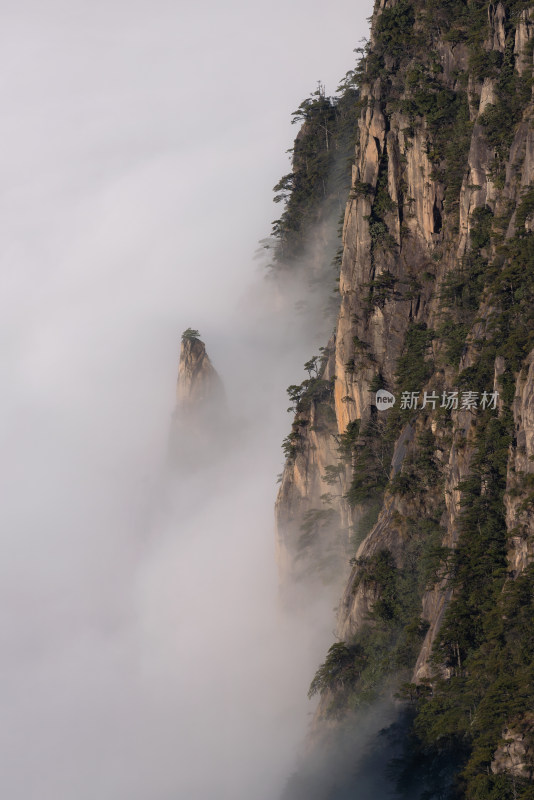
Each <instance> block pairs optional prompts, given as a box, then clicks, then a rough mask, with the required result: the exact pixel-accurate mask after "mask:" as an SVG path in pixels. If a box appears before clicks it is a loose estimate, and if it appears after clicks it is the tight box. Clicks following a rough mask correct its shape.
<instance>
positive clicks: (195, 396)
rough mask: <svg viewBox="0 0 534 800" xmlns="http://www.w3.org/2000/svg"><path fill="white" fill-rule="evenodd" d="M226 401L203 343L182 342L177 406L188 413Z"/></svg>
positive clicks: (196, 341) (188, 340)
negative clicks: (213, 403) (223, 399)
mask: <svg viewBox="0 0 534 800" xmlns="http://www.w3.org/2000/svg"><path fill="white" fill-rule="evenodd" d="M223 397H224V390H223V385H222V381H221V379H220V377H219V375H218V374H217V372H216V370H215V368H214V367H213V364H212V363H211V361H210V359H209V357H208V354H207V353H206V346H205V344H204V342H202V341H201V340H200V339H198V338H196V337H192V338H183V339H182V344H181V348H180V363H179V366H178V381H177V384H176V405H177V408H179V409H183V410H184V411H185V412H186V413H190V412H192V411H199V410H201V409H202V408H203V407H205V406H206V405H208V404H210V403H211V402H213V401H215V402H219V401H220V400H221V399H222V398H223Z"/></svg>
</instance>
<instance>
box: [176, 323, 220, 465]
mask: <svg viewBox="0 0 534 800" xmlns="http://www.w3.org/2000/svg"><path fill="white" fill-rule="evenodd" d="M227 434H228V435H229V411H228V407H227V404H226V397H225V392H224V386H223V383H222V381H221V379H220V377H219V375H218V373H217V371H216V370H215V368H214V366H213V364H212V363H211V361H210V359H209V356H208V354H207V353H206V346H205V344H204V342H203V341H201V340H200V339H199V338H198V336H185V335H184V336H183V337H182V343H181V348H180V362H179V366H178V381H177V384H176V407H175V410H174V414H173V418H172V424H171V433H170V445H169V459H170V464H171V466H172V467H173V468H174V469H178V470H186V471H190V470H195V469H197V468H202V467H203V466H206V465H207V464H209V463H210V462H211V461H212V460H213V459H214V458H216V457H218V456H220V455H221V454H222V453H223V451H224V444H225V439H226V435H227Z"/></svg>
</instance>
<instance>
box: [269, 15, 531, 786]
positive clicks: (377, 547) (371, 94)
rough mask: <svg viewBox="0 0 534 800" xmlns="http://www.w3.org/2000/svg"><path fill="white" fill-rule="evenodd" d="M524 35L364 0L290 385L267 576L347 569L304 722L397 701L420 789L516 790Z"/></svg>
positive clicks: (526, 638)
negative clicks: (324, 233)
mask: <svg viewBox="0 0 534 800" xmlns="http://www.w3.org/2000/svg"><path fill="white" fill-rule="evenodd" d="M533 46H534V9H533V8H531V6H530V4H529V3H526V2H517V1H516V2H499V3H485V2H460V0H448V1H447V0H432V2H430V3H422V2H416V1H415V0H414V1H413V2H411V0H380V1H379V2H377V4H376V7H375V11H374V14H373V18H372V25H371V37H370V42H369V44H368V45H367V47H366V49H365V53H364V55H363V58H362V61H361V62H360V65H359V67H358V68H357V70H356V71H355V72H354V73H353V74H352V82H353V85H354V86H356V88H357V98H356V99H355V100H354V106H353V107H354V109H355V118H356V116H357V128H356V125H355V126H354V128H355V133H356V145H355V152H354V161H353V165H352V176H351V188H350V192H349V195H348V199H347V203H346V207H345V213H344V221H343V227H342V251H341V252H340V255H341V257H340V264H339V267H340V271H339V294H340V303H339V313H338V319H337V324H336V330H335V334H334V336H333V338H332V340H331V341H330V342H329V343H328V344H327V345H326V348H325V350H324V351H323V354H322V357H321V359H319V361H318V362H317V364H318V368H317V371H316V374H311V373H310V380H308V381H305V382H304V384H302V385H301V387H300V391H296V389H297V388H298V387H290V389H291V388H293V394H292V397H293V399H294V401H295V412H296V413H295V417H294V422H293V426H292V431H291V433H290V435H289V437H288V440H287V443H286V445H287V446H286V453H287V456H288V458H287V462H286V465H285V469H284V473H283V477H282V484H281V488H280V492H279V496H278V500H277V504H276V518H277V542H278V553H279V564H280V571H281V580H282V584H283V586H290V585H292V584H293V583H294V582H295V580H301V581H302V580H304V581H306V580H308V579H309V576H310V575H313V574H314V572H315V573H316V572H319V573H321V574H323V575H324V576H326V578H325V579H328V578H329V576H331V572H332V570H333V571H334V572H335V573H336V574H337V575H338V576H343V579H344V580H346V584H345V588H344V590H343V592H342V597H341V601H340V604H339V609H338V621H337V633H338V639H339V641H338V643H337V645H335V646H334V647H333V648H331V650H330V651H329V653H328V655H327V658H326V661H325V664H323V665H322V667H321V669H320V670H319V671H318V674H317V676H316V680H315V682H314V684H312V694H313V693H315V692H317V693H319V694H320V696H321V701H320V705H319V710H318V712H317V715H316V723H315V724H316V726H317V725H320V724H321V721H322V722H323V723H324V724H326V723H327V722H328V724H329V725H330V724H331V722H332V719H334V718H335V719H338V720H340V719H342V718H343V716H344V715H345V714H347V713H348V712H349V711H351V710H354V709H358V708H360V707H361V706H362V704H363V705H364V704H366V703H367V704H368V703H370V702H373V701H374V700H376V698H378V697H380V696H383V695H384V693H391V692H393V691H397V693H400V694H402V695H403V696H404V697H405V698H406V702H407V708H409V709H410V711H409V713H410V714H411V719H412V722H411V727H410V734H409V738H410V742H411V752H412V754H413V753H415V752H417V753H418V757H419V762H418V763H419V766H421V764H424V765H425V766H424V768H422V767H421V771H422V772H421V774H419V775H418V777H417V779H416V778H413V780H414V781H415V780H417V781H419V782H420V783H418V784H417V785H418V786H421V787H422V788H421V791H427V792H429V793H428V794H427V795H425V796H426V797H449V796H450V797H452V796H454V797H465V798H490V797H495V798H497V797H499V798H507V797H521V798H523V797H524V798H527V797H531V796H532V795H531V794H529V792H530V791H531V778H532V774H533V765H534V761H533V757H532V752H533V749H532V743H533V735H534V729H533V727H532V719H533V716H532V711H533V710H534V690H533V688H532V687H533V685H534V684H533V682H532V678H534V626H533V622H532V616H531V614H532V610H533V592H534V571H533V568H532V563H533V553H534V527H533V508H534V450H533V448H534V350H533V347H534V234H533V233H532V231H533V227H534V124H533V114H534V103H533V100H532V85H533V84H532V73H533V49H534V48H533ZM325 344H326V343H325ZM380 389H385V390H388V391H390V392H392V393H393V394H394V395H395V397H396V403H395V405H394V407H393V408H391V409H390V410H387V411H382V410H379V408H378V407H377V402H376V392H377V391H379V390H380ZM349 564H350V573H349V574H348V575H347V574H346V572H344V570H347V569H348V568H349ZM514 731H515V732H516V733H515V734H514V735H515V739H514V740H513V741H515V742H516V743H515V744H514V743H513V742H512V744H511V743H510V742H511V739H510V736H511V732H512V733H513V732H514ZM514 748H515V750H514ZM512 750H514V752H516V751H517V754H518V756H517V758H518V759H519V760H518V761H517V763H518V764H519V763H520V764H521V766H517V765H515V766H513V768H512V767H511V766H510V764H511V761H510V758H511V755H510V753H511V752H512ZM519 751H521V752H520V753H519ZM507 754H508V755H507ZM519 755H520V756H521V758H519ZM444 760H445V762H446V763H447V764H448V768H447V769H443V766H442V765H443V762H444ZM516 760H517V759H516ZM405 761H406V764H409V757H408V756H407V757H406V759H405ZM406 764H405V766H406ZM440 765H441V766H440ZM409 771H410V770H409V769H408V767H407V769H406V772H409ZM412 771H413V772H414V773H415V772H416V770H412ZM422 773H424V774H422ZM429 776H430V777H429ZM404 778H405V785H407V784H408V783H409V781H407V779H406V774H405V775H404ZM406 781H407V782H406ZM414 786H415V784H414ZM414 786H412V789H410V791H412V790H413V791H414V792H415V791H416V790H415V789H414ZM407 791H408V790H407ZM406 796H410V797H411V796H414V797H415V796H419V795H418V794H413V795H412V794H406Z"/></svg>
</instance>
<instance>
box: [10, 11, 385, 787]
mask: <svg viewBox="0 0 534 800" xmlns="http://www.w3.org/2000/svg"><path fill="white" fill-rule="evenodd" d="M370 11H371V3H370V2H366V3H363V4H358V5H357V6H355V5H354V3H349V2H348V0H334V1H333V2H332V3H330V4H329V5H328V6H327V5H325V4H324V3H319V2H315V1H314V2H304V0H296V2H293V3H292V4H291V5H290V6H288V5H287V4H286V3H282V2H281V0H275V2H273V3H270V4H269V5H268V6H265V5H262V6H260V5H258V4H250V3H245V2H243V1H240V0H231V2H229V3H227V4H225V5H220V4H215V3H212V2H201V3H197V4H195V5H193V4H188V3H187V4H186V3H184V2H178V3H176V2H175V3H172V2H169V1H168V0H165V1H163V0H152V1H151V2H148V1H147V0H143V1H142V2H141V1H139V0H138V1H137V2H135V1H131V2H128V3H126V2H122V0H111V2H106V3H104V2H94V1H93V2H89V1H88V0H84V1H83V2H80V1H78V2H66V1H65V2H60V0H49V2H47V3H39V2H30V0H20V1H19V2H17V3H15V2H10V0H8V2H6V3H4V6H3V22H2V26H1V28H0V59H1V62H2V69H1V70H0V75H1V76H2V78H1V80H0V104H1V108H2V112H3V122H2V148H1V149H0V170H1V173H2V191H1V193H0V348H1V354H2V357H1V361H0V381H1V384H0V385H1V387H2V391H1V395H0V446H1V449H0V452H1V458H0V485H1V486H2V490H3V491H2V494H3V501H2V504H1V507H0V531H1V534H0V535H1V546H2V559H1V561H0V647H1V667H0V669H1V673H2V680H1V681H0V702H1V706H0V707H1V708H2V715H1V721H0V787H1V789H2V794H3V796H5V797H9V798H10V800H33V799H34V798H35V800H37V798H38V800H73V799H74V798H75V799H76V800H95V798H96V797H98V799H99V800H171V798H172V800H176V798H180V799H181V798H184V799H185V798H188V799H190V800H211V799H212V798H213V800H215V798H217V800H226V798H228V800H230V798H233V800H240V799H241V798H243V800H245V798H246V800H267V798H271V797H273V796H274V794H275V793H276V791H277V790H278V788H279V786H280V785H281V784H282V782H283V779H284V776H285V775H287V773H288V771H289V770H290V769H291V764H292V760H293V756H294V751H295V748H296V747H297V744H298V742H299V739H300V737H301V735H302V732H303V730H304V727H305V724H306V721H307V720H306V715H307V712H308V711H309V708H308V705H307V704H306V699H305V691H306V685H307V681H309V679H310V677H311V675H310V670H313V668H314V666H315V665H316V664H317V663H318V659H319V658H320V657H321V655H322V654H323V650H324V646H323V645H324V639H325V637H326V638H327V639H328V638H329V636H330V628H329V626H330V621H329V619H328V617H327V618H326V619H325V620H324V621H323V622H322V623H321V624H320V625H318V628H317V631H313V630H310V629H309V628H307V627H306V626H302V625H298V624H296V623H294V622H293V623H289V622H285V623H284V622H283V621H282V620H281V619H279V617H278V616H277V614H276V575H275V568H274V564H273V544H272V542H273V535H272V505H273V500H274V492H275V487H274V480H275V476H276V473H277V472H279V470H280V460H281V451H280V441H281V439H282V437H283V436H284V435H285V433H286V432H287V428H288V425H289V421H288V420H289V418H288V416H287V415H286V414H285V408H286V399H285V396H284V387H285V386H287V385H288V383H292V382H294V381H295V379H298V377H299V374H300V371H301V364H302V363H303V360H304V359H305V358H308V357H309V356H310V355H311V354H312V352H311V351H312V350H313V348H314V347H316V346H317V344H321V343H322V342H311V341H305V340H304V336H303V326H302V321H299V320H298V319H297V320H295V319H294V315H293V313H292V306H291V303H290V302H288V304H287V307H286V308H282V309H278V311H277V312H276V313H277V314H278V315H279V316H278V317H276V315H275V311H274V310H273V308H272V306H271V305H270V303H269V301H268V300H267V301H266V302H265V303H264V305H263V307H260V305H259V301H258V300H257V299H254V300H252V299H251V298H253V297H254V298H256V297H257V292H258V289H257V288H256V289H254V290H250V289H249V288H247V287H250V286H254V285H256V286H257V281H258V277H257V275H256V274H255V271H256V270H257V266H256V265H255V263H254V261H253V258H252V256H253V253H254V250H255V248H256V246H257V242H258V240H259V239H260V238H262V237H263V236H264V235H266V234H267V233H268V232H269V228H270V220H271V219H272V218H273V217H274V216H276V215H277V213H279V210H280V209H279V208H276V207H274V206H272V204H271V187H272V186H273V185H274V183H275V182H276V181H277V180H278V178H279V177H280V176H281V175H282V174H283V173H284V172H287V171H288V162H287V156H285V155H284V151H285V150H286V149H287V148H288V147H290V146H291V143H292V138H293V136H294V135H295V133H296V129H295V128H294V127H293V128H292V127H291V125H290V124H289V119H290V112H291V111H293V110H294V109H295V108H296V107H297V106H298V105H299V103H300V101H301V100H302V99H303V97H305V96H306V95H308V94H309V93H310V92H311V91H312V90H313V89H314V88H315V82H316V80H318V79H319V78H320V79H321V80H322V81H323V82H325V83H326V86H327V91H328V92H329V93H333V91H334V90H335V87H336V85H337V81H338V80H339V79H340V78H341V77H342V75H343V74H344V72H345V71H346V70H347V69H349V68H351V66H352V64H353V55H352V52H351V51H352V49H353V48H354V47H356V46H357V45H358V43H359V40H360V39H361V37H362V36H364V35H365V34H366V29H367V23H366V22H365V17H366V16H367V15H369V13H370ZM240 298H241V299H240ZM243 298H245V299H243ZM189 325H192V326H193V327H198V328H199V329H200V330H201V333H202V334H203V337H204V339H205V340H206V342H207V346H208V351H209V352H210V354H211V356H212V358H213V360H214V362H215V365H216V366H217V368H218V369H219V371H220V372H221V374H222V376H223V378H225V379H226V382H227V389H228V394H229V395H230V397H231V399H232V401H233V404H234V409H235V411H236V413H237V414H238V415H240V416H241V417H242V419H243V430H244V431H246V432H247V433H246V436H243V437H242V441H241V442H239V443H238V444H236V447H235V448H234V449H233V450H232V451H231V452H230V453H229V455H228V460H227V461H226V462H225V466H224V468H223V469H221V468H216V467H214V468H213V469H212V471H211V472H209V473H208V474H207V475H206V477H205V478H203V479H202V480H198V479H195V480H194V481H193V483H192V484H190V485H188V486H183V485H182V486H181V487H177V488H176V491H175V493H174V495H172V496H171V499H170V500H169V502H168V505H167V506H165V507H163V506H162V505H160V502H161V490H160V488H159V480H160V478H159V476H160V474H161V470H162V464H163V461H164V456H165V449H166V445H167V435H168V426H169V419H170V413H171V411H172V406H173V393H174V381H175V376H176V372H177V358H178V340H179V333H180V332H181V330H183V329H184V328H186V327H187V326H189ZM195 493H196V494H195ZM197 496H198V502H197V503H196V504H195V503H194V502H192V499H195V498H196V497H197Z"/></svg>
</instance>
